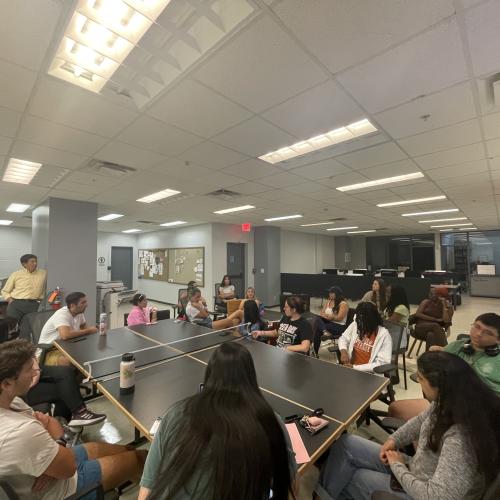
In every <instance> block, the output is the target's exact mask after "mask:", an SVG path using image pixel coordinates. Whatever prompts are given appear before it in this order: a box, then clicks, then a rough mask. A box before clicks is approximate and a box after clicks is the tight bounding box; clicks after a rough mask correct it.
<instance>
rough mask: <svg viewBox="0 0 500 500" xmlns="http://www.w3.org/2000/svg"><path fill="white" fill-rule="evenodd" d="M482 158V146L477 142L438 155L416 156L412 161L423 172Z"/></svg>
mask: <svg viewBox="0 0 500 500" xmlns="http://www.w3.org/2000/svg"><path fill="white" fill-rule="evenodd" d="M482 158H484V146H483V144H482V143H479V142H478V143H476V144H469V145H468V146H462V147H459V148H454V149H449V150H447V151H440V152H439V153H431V154H427V155H423V156H416V157H415V158H414V160H415V162H416V163H417V164H418V165H419V166H420V167H421V168H422V169H423V170H430V169H432V168H438V167H445V166H447V165H455V164H457V163H463V162H466V161H474V160H481V159H482Z"/></svg>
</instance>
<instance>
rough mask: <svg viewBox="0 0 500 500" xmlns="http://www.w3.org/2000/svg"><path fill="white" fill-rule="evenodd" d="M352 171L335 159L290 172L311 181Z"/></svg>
mask: <svg viewBox="0 0 500 500" xmlns="http://www.w3.org/2000/svg"><path fill="white" fill-rule="evenodd" d="M350 171H351V170H350V168H348V167H346V166H344V165H342V163H339V162H338V161H337V160H334V159H333V158H328V159H327V160H323V161H319V162H317V163H312V164H311V165H306V166H304V167H299V168H294V169H293V170H289V172H290V173H292V174H296V175H300V176H301V177H305V178H306V179H311V180H316V179H324V178H325V177H331V176H334V175H340V174H345V173H347V172H350Z"/></svg>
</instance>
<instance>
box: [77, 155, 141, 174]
mask: <svg viewBox="0 0 500 500" xmlns="http://www.w3.org/2000/svg"><path fill="white" fill-rule="evenodd" d="M81 170H83V171H86V172H94V173H96V174H99V175H106V176H108V177H119V178H124V177H127V176H129V175H130V174H133V173H134V172H137V169H135V168H133V167H127V166H126V165H120V164H118V163H112V162H110V161H103V160H98V159H96V158H94V159H92V160H90V161H89V162H88V163H87V164H86V165H85V166H84V167H83V168H81Z"/></svg>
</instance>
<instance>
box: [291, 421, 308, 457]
mask: <svg viewBox="0 0 500 500" xmlns="http://www.w3.org/2000/svg"><path fill="white" fill-rule="evenodd" d="M285 425H286V430H287V431H288V435H289V436H290V441H291V442H292V448H293V451H294V452H295V461H296V462H297V463H298V464H299V465H300V464H305V463H307V462H310V461H311V457H310V456H309V453H307V450H306V447H305V446H304V441H302V438H301V437H300V433H299V429H297V425H296V424H295V423H293V422H292V423H291V424H285Z"/></svg>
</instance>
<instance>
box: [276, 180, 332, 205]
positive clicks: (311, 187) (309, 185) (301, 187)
mask: <svg viewBox="0 0 500 500" xmlns="http://www.w3.org/2000/svg"><path fill="white" fill-rule="evenodd" d="M322 189H324V188H323V186H321V184H319V183H316V182H303V183H302V184H295V185H293V186H287V187H285V191H290V192H291V193H297V194H305V193H317V192H318V191H321V190H322ZM320 201H321V200H318V201H316V204H318V203H319V202H320Z"/></svg>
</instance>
